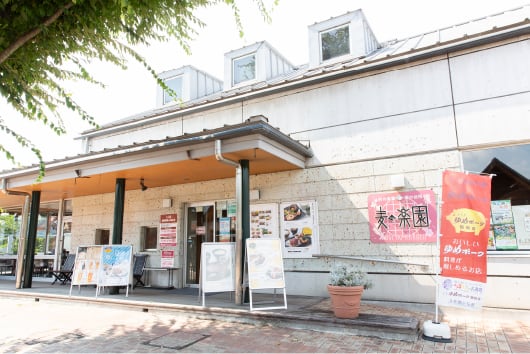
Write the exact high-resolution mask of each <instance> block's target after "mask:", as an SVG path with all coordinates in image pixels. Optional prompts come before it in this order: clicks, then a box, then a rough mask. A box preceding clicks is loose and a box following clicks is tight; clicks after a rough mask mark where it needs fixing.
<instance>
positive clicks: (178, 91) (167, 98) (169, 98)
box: [162, 75, 184, 104]
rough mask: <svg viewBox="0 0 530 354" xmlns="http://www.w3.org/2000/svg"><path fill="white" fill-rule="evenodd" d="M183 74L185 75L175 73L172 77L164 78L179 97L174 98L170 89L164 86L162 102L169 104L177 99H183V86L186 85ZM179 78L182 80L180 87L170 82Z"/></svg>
mask: <svg viewBox="0 0 530 354" xmlns="http://www.w3.org/2000/svg"><path fill="white" fill-rule="evenodd" d="M183 76H184V75H175V76H171V77H168V78H165V79H164V80H163V81H164V83H165V84H166V86H168V87H169V88H171V89H172V90H173V91H175V93H176V94H177V97H176V98H173V97H172V96H170V94H169V92H168V91H166V90H165V89H164V88H162V104H168V103H171V102H175V100H180V99H182V87H183V85H184V77H183ZM177 79H178V80H179V81H180V88H179V89H175V88H173V87H172V86H171V85H169V84H168V83H169V82H171V81H174V80H177Z"/></svg>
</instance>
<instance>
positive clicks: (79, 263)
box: [71, 246, 101, 286]
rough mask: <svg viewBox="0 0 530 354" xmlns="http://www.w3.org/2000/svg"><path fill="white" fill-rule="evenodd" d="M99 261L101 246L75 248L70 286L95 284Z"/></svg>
mask: <svg viewBox="0 0 530 354" xmlns="http://www.w3.org/2000/svg"><path fill="white" fill-rule="evenodd" d="M100 261H101V246H79V247H77V255H76V257H75V265H74V270H73V275H72V282H71V285H72V286H73V285H95V284H97V279H98V271H99V264H100V263H99V262H100Z"/></svg>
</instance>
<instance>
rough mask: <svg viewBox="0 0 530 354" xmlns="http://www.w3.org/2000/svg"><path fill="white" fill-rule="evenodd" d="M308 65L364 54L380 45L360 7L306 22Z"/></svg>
mask: <svg viewBox="0 0 530 354" xmlns="http://www.w3.org/2000/svg"><path fill="white" fill-rule="evenodd" d="M308 34H309V68H316V67H318V66H320V65H332V64H334V63H337V62H340V61H345V60H351V59H354V58H363V57H366V56H367V55H369V54H370V53H373V52H374V51H375V50H377V48H379V43H378V42H377V39H376V38H375V36H374V34H373V32H372V30H371V29H370V25H369V24H368V22H367V21H366V18H365V17H364V14H363V12H362V10H361V9H359V10H356V11H352V12H348V13H345V14H344V15H341V16H337V17H332V18H330V19H328V20H326V21H322V22H317V23H315V24H313V25H311V26H308Z"/></svg>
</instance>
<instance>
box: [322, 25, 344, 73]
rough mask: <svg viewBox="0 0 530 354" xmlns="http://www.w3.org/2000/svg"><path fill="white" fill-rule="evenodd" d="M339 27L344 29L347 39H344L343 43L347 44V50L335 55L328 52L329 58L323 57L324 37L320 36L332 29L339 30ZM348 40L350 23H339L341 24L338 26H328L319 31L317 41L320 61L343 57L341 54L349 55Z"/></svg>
mask: <svg viewBox="0 0 530 354" xmlns="http://www.w3.org/2000/svg"><path fill="white" fill-rule="evenodd" d="M341 29H346V34H347V40H346V43H345V44H347V46H348V51H347V52H346V53H341V54H338V55H335V56H332V55H331V54H330V56H329V58H324V46H323V43H324V38H322V37H323V35H326V34H329V33H330V32H333V31H339V30H341ZM350 41H351V39H350V24H349V23H345V24H341V25H338V26H335V27H332V28H328V29H326V30H323V31H320V32H319V33H318V42H319V49H320V62H321V63H323V62H326V61H329V60H333V59H336V58H340V57H343V56H346V55H350V54H351V43H350Z"/></svg>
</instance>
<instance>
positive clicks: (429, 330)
mask: <svg viewBox="0 0 530 354" xmlns="http://www.w3.org/2000/svg"><path fill="white" fill-rule="evenodd" d="M441 176H442V178H441V183H440V188H441V189H443V185H444V183H443V171H442V174H441ZM441 196H442V190H441V191H440V193H438V195H437V198H436V212H437V217H436V219H437V221H438V222H437V224H436V253H437V254H436V256H435V257H434V259H435V271H434V281H435V284H434V289H435V291H436V293H435V295H434V321H430V320H429V321H425V322H424V323H423V335H422V338H423V339H425V340H429V341H433V342H442V343H451V342H452V340H451V329H450V328H449V326H448V325H447V324H446V323H440V322H439V321H438V303H439V284H440V281H439V280H440V279H439V278H440V257H441V255H440V236H442V235H440V226H441V225H440V224H441V222H442V210H441V209H442V207H441V206H442V204H443V200H442V197H441Z"/></svg>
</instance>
